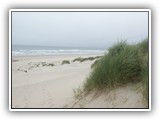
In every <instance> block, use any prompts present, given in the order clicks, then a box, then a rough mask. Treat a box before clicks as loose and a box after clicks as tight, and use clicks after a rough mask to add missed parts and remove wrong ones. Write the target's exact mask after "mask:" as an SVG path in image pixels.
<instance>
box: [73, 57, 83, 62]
mask: <svg viewBox="0 0 160 120" xmlns="http://www.w3.org/2000/svg"><path fill="white" fill-rule="evenodd" d="M81 60H82V58H81V57H78V58H75V59H74V60H73V62H76V61H78V62H80V61H81Z"/></svg>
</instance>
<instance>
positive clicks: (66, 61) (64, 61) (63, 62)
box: [62, 60, 70, 65]
mask: <svg viewBox="0 0 160 120" xmlns="http://www.w3.org/2000/svg"><path fill="white" fill-rule="evenodd" d="M64 64H70V62H69V61H68V60H63V61H62V65H64Z"/></svg>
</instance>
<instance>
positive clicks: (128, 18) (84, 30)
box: [12, 12, 148, 48]
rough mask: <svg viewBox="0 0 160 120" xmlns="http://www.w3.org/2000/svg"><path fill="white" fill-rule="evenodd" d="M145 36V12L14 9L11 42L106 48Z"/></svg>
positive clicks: (146, 25)
mask: <svg viewBox="0 0 160 120" xmlns="http://www.w3.org/2000/svg"><path fill="white" fill-rule="evenodd" d="M147 36H148V13H147V12H13V13H12V43H13V44H14V45H43V46H44V45H45V46H74V47H90V48H108V47H109V46H111V45H112V44H113V43H115V42H117V41H120V40H121V39H123V40H124V39H127V42H129V43H136V42H138V41H141V40H142V39H144V38H146V37H147Z"/></svg>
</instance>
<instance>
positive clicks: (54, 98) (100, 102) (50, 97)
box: [12, 54, 146, 108]
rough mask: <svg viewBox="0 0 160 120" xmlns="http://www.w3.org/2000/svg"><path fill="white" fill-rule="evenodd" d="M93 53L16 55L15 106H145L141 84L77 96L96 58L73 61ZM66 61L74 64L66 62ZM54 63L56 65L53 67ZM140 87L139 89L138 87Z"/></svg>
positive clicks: (14, 69)
mask: <svg viewBox="0 0 160 120" xmlns="http://www.w3.org/2000/svg"><path fill="white" fill-rule="evenodd" d="M91 56H92V57H95V56H99V54H92V55H91V54H90V55H59V56H58V55H54V56H13V57H12V107H13V108H66V107H68V108H70V107H73V108H79V107H84V108H101V107H102V108H114V107H116V108H123V107H124V108H129V107H131V108H134V107H135V108H139V107H140V108H144V107H146V105H145V104H144V101H143V99H142V98H143V96H142V94H141V92H138V91H139V90H140V89H141V88H140V87H137V86H139V85H137V84H135V85H127V86H124V87H120V88H118V89H116V90H111V91H106V92H105V93H101V94H99V95H98V96H95V95H94V94H93V93H94V92H92V93H91V94H89V95H87V96H82V98H81V99H78V100H77V99H75V92H74V91H76V90H78V89H79V88H82V86H83V83H84V82H85V80H86V78H87V77H88V76H89V74H90V72H91V64H92V63H93V62H94V61H95V60H93V61H89V60H87V61H84V62H77V61H76V62H73V60H74V59H75V58H77V57H83V58H85V57H91ZM63 60H68V61H69V62H70V64H64V65H62V64H61V63H62V61H63ZM53 64H54V66H53ZM135 88H136V89H135Z"/></svg>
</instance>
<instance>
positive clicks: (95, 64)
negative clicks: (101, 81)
mask: <svg viewBox="0 0 160 120" xmlns="http://www.w3.org/2000/svg"><path fill="white" fill-rule="evenodd" d="M99 61H100V59H98V60H96V61H94V63H93V64H92V65H91V69H93V68H95V67H96V66H97V65H98V63H99Z"/></svg>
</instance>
